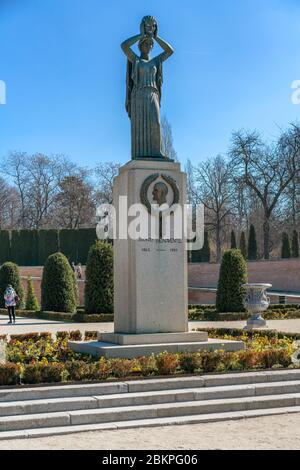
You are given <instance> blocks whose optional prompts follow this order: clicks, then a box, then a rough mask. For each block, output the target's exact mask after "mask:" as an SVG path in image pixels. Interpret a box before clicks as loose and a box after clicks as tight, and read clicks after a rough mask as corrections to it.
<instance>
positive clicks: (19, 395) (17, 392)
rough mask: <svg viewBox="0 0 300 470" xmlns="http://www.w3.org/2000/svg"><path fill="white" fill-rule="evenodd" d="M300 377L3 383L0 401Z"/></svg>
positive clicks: (278, 373)
mask: <svg viewBox="0 0 300 470" xmlns="http://www.w3.org/2000/svg"><path fill="white" fill-rule="evenodd" d="M297 380H299V381H300V369H285V370H274V371H261V372H235V373H226V374H207V375H192V376H178V377H168V378H153V379H150V378H145V379H138V380H124V381H119V382H113V381H112V382H101V383H95V382H91V383H82V384H68V385H42V386H27V387H26V386H23V387H6V388H4V387H0V403H2V402H5V403H7V402H16V401H25V400H43V399H45V400H48V399H50V398H70V397H72V398H74V397H90V396H96V395H112V394H123V393H136V392H151V391H161V390H178V389H186V388H199V387H220V386H227V385H246V384H260V383H272V382H288V381H297Z"/></svg>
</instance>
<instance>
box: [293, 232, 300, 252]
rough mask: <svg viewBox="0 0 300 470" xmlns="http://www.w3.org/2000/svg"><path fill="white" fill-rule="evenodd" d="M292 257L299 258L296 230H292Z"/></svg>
mask: <svg viewBox="0 0 300 470" xmlns="http://www.w3.org/2000/svg"><path fill="white" fill-rule="evenodd" d="M292 258H299V239H298V232H297V230H293V237H292Z"/></svg>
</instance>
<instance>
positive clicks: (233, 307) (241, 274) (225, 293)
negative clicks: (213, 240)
mask: <svg viewBox="0 0 300 470" xmlns="http://www.w3.org/2000/svg"><path fill="white" fill-rule="evenodd" d="M246 282H247V264H246V261H245V258H244V257H243V255H242V254H241V252H240V250H227V251H225V253H224V255H223V258H222V262H221V268H220V276H219V282H218V290H217V298H216V308H217V310H218V311H219V312H242V311H243V310H244V306H243V299H244V296H245V290H244V289H243V288H242V284H245V283H246Z"/></svg>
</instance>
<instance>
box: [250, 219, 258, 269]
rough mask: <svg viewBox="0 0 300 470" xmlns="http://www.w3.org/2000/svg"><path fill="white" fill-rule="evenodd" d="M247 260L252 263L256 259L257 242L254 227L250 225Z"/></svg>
mask: <svg viewBox="0 0 300 470" xmlns="http://www.w3.org/2000/svg"><path fill="white" fill-rule="evenodd" d="M248 259H249V260H251V261H254V260H256V259H257V241H256V233H255V228H254V225H252V224H251V225H250V232H249V239H248Z"/></svg>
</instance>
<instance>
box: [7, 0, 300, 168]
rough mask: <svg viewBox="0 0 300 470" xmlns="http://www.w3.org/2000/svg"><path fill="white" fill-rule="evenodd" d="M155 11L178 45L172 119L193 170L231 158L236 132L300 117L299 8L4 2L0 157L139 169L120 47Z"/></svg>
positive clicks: (295, 2)
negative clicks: (54, 157)
mask: <svg viewBox="0 0 300 470" xmlns="http://www.w3.org/2000/svg"><path fill="white" fill-rule="evenodd" d="M145 14H152V15H154V16H156V17H157V20H158V24H159V34H160V35H161V36H162V37H163V38H164V39H166V40H167V41H169V42H170V43H171V44H172V45H173V46H174V48H175V54H174V55H173V56H172V57H171V58H170V59H169V61H167V62H166V63H165V68H164V88H163V99H162V113H163V114H165V115H166V116H167V117H168V119H169V121H170V122H171V124H172V128H173V135H174V143H175V147H176V150H177V152H178V155H179V158H180V159H181V160H182V161H183V162H184V161H185V160H186V159H187V158H190V159H191V160H192V161H193V162H194V163H196V162H198V161H200V160H202V159H204V158H207V157H210V156H214V155H216V154H218V153H224V152H226V149H227V148H228V145H229V142H230V135H231V132H232V131H233V130H235V129H239V128H249V129H253V128H256V129H260V130H262V131H263V132H264V134H265V136H266V138H270V139H272V138H273V137H275V136H276V135H277V133H278V126H279V127H285V126H286V125H288V123H289V122H291V121H294V120H297V119H298V116H299V113H300V105H298V106H296V105H294V104H292V101H291V94H292V90H291V83H292V82H293V81H294V80H297V79H300V49H299V25H300V2H299V0H263V1H262V0H215V1H211V0H185V1H182V0H180V1H178V0H163V1H162V0H151V1H148V0H143V1H137V0H130V1H128V2H127V1H125V0H111V1H110V2H107V1H103V0H0V44H1V60H0V80H4V81H5V83H6V86H7V104H6V105H0V158H2V157H3V156H5V155H6V154H7V153H8V152H9V151H11V150H22V151H27V152H32V153H33V152H43V153H49V154H53V153H63V154H66V155H68V156H69V157H70V158H72V159H73V160H74V161H76V162H77V163H78V164H81V165H84V166H91V167H92V166H94V165H95V163H96V162H101V161H102V162H103V161H110V160H112V161H119V162H122V163H125V162H126V161H128V160H129V159H130V123H129V119H128V116H127V114H126V112H125V108H124V101H125V71H126V60H125V57H124V56H123V53H122V51H121V49H120V43H121V42H122V41H123V40H124V39H125V38H127V37H129V36H131V35H133V34H137V33H138V32H139V24H140V20H141V17H142V16H144V15H145Z"/></svg>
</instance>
